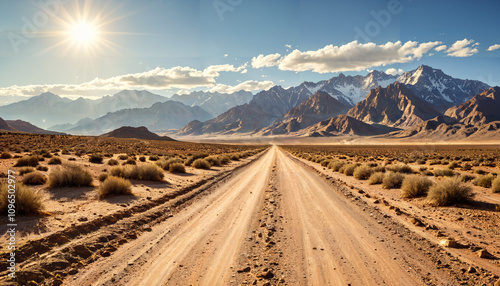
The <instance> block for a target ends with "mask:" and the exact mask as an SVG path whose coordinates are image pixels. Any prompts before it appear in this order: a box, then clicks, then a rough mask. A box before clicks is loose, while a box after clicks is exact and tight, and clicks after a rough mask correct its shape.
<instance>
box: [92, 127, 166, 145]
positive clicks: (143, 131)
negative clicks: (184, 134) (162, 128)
mask: <svg viewBox="0 0 500 286" xmlns="http://www.w3.org/2000/svg"><path fill="white" fill-rule="evenodd" d="M100 137H113V138H135V139H145V140H163V141H175V140H174V139H172V138H170V137H167V136H159V135H158V134H156V133H153V132H151V131H149V130H148V129H147V128H146V127H144V126H141V127H130V126H124V127H120V128H118V129H115V130H113V131H111V132H108V133H106V134H102V135H101V136H100Z"/></svg>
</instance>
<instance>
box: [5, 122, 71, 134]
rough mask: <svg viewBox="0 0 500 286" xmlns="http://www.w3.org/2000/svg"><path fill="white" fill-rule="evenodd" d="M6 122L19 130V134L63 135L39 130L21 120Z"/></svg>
mask: <svg viewBox="0 0 500 286" xmlns="http://www.w3.org/2000/svg"><path fill="white" fill-rule="evenodd" d="M6 122H7V123H8V124H9V125H10V126H12V127H13V128H15V129H16V130H19V131H21V132H26V133H34V134H48V135H65V133H61V132H56V131H48V130H45V129H42V128H39V127H38V126H35V125H33V124H31V123H29V122H26V121H23V120H7V121H6Z"/></svg>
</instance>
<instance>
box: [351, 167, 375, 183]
mask: <svg viewBox="0 0 500 286" xmlns="http://www.w3.org/2000/svg"><path fill="white" fill-rule="evenodd" d="M372 174H373V168H371V167H369V166H367V165H361V166H358V167H356V169H354V173H353V175H354V178H356V179H358V180H368V179H369V178H370V176H371V175H372Z"/></svg>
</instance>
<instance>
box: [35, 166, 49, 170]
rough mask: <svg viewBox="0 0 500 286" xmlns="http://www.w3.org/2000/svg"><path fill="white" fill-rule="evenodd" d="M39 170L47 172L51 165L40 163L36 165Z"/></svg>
mask: <svg viewBox="0 0 500 286" xmlns="http://www.w3.org/2000/svg"><path fill="white" fill-rule="evenodd" d="M36 169H37V171H42V172H47V171H48V170H49V167H47V166H42V165H38V166H37V167H36Z"/></svg>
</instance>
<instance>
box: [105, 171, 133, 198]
mask: <svg viewBox="0 0 500 286" xmlns="http://www.w3.org/2000/svg"><path fill="white" fill-rule="evenodd" d="M131 187H132V184H131V183H130V181H129V180H127V179H124V178H120V177H113V176H109V177H107V178H106V179H105V180H104V181H103V182H102V183H101V185H100V186H99V198H104V197H107V196H110V195H131V194H132V189H131Z"/></svg>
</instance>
